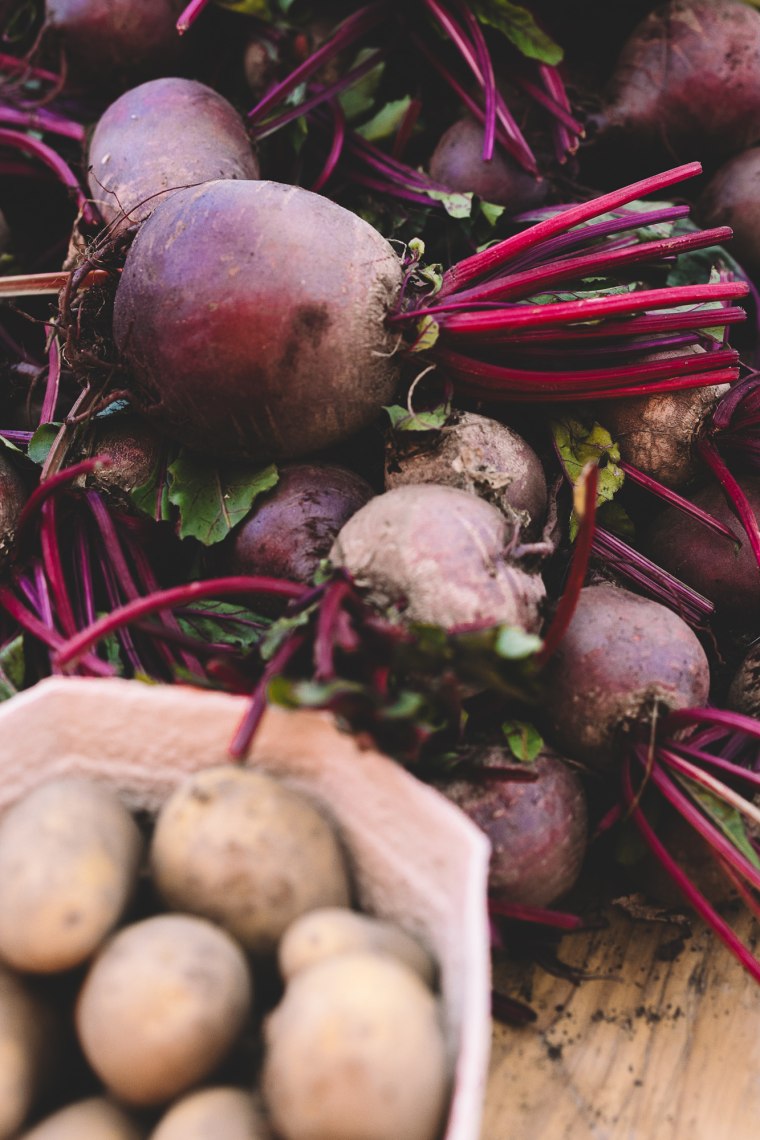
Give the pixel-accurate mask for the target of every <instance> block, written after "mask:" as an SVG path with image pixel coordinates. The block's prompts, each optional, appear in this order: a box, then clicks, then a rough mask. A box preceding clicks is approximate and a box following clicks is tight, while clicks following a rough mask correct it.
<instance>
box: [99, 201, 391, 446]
mask: <svg viewBox="0 0 760 1140" xmlns="http://www.w3.org/2000/svg"><path fill="white" fill-rule="evenodd" d="M304 196H306V198H307V199H308V202H306V205H305V208H304V209H303V210H299V209H294V208H293V200H295V201H296V202H300V201H303V200H304ZM307 206H308V208H306V207H307ZM306 251H308V252H306ZM401 279H402V270H401V263H400V262H399V259H398V257H397V256H396V253H395V252H394V250H393V247H392V246H391V245H389V243H388V242H386V240H385V238H383V237H381V235H380V234H379V233H377V231H376V230H374V229H373V228H372V227H371V226H370V225H368V224H367V223H366V222H364V221H362V219H361V218H359V217H357V216H356V215H354V214H350V213H349V212H348V211H347V210H343V209H342V208H341V207H340V206H337V205H335V204H334V203H333V202H331V201H329V200H328V199H327V198H322V197H319V196H318V195H316V194H309V192H308V191H304V190H299V189H298V188H296V187H290V186H283V185H280V184H279V183H274V182H242V181H240V182H235V181H224V182H209V183H207V184H206V185H204V186H200V187H197V188H192V189H190V188H188V189H185V190H178V191H176V193H174V194H173V195H172V196H171V197H170V198H169V199H168V200H167V201H165V202H162V203H161V204H160V205H159V206H157V207H156V209H155V210H154V211H153V213H152V214H151V216H150V217H149V218H148V220H147V221H146V222H144V223H143V225H142V226H141V228H140V231H139V233H138V235H137V237H136V239H135V242H134V244H133V246H132V248H131V250H130V251H129V254H128V256H127V261H126V264H125V266H124V271H123V274H122V278H121V281H120V283H119V287H118V289H117V293H116V303H115V310H114V336H115V340H116V344H117V347H118V349H119V350H120V352H121V353H122V354H123V356H124V357H125V359H126V362H127V364H128V365H129V367H130V369H131V373H132V378H133V381H134V386H135V392H136V398H137V401H138V405H139V406H140V407H141V409H142V410H143V411H144V412H145V413H146V414H148V415H149V416H153V417H155V418H156V419H157V420H159V421H160V422H161V424H162V426H163V427H164V428H165V429H166V430H168V431H169V433H170V434H172V435H174V436H175V437H176V438H178V439H179V440H180V441H181V442H183V443H185V444H187V445H188V446H189V447H192V448H194V449H195V450H199V451H212V452H215V453H217V454H222V455H228V456H230V457H236V458H240V459H243V458H247V459H252V460H254V461H263V460H266V459H283V458H294V457H298V456H301V455H304V454H306V453H308V452H311V451H317V450H319V449H320V448H323V447H328V446H329V445H330V444H332V443H334V442H337V441H338V440H340V439H343V438H346V437H347V436H349V435H352V434H353V433H354V432H356V431H358V430H359V429H360V428H362V427H363V426H364V425H365V424H368V423H369V422H370V421H371V420H372V419H374V417H375V416H376V415H377V414H378V413H379V411H380V408H381V406H382V405H383V404H387V403H389V402H390V400H391V397H392V395H393V392H394V389H395V387H396V381H397V370H396V363H395V361H394V360H393V359H391V358H390V356H389V354H390V353H391V350H392V348H393V338H392V336H391V334H390V333H389V331H388V330H387V329H386V326H385V315H386V312H387V310H388V307H389V306H390V305H391V304H392V302H393V300H394V298H395V296H396V295H397V293H398V290H399V289H400V286H401Z"/></svg>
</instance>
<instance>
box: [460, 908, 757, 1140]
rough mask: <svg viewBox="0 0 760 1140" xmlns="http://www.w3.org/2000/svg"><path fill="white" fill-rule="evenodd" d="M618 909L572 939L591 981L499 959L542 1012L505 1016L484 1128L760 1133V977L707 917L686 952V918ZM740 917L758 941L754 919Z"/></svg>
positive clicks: (579, 1134) (683, 1138) (529, 1137)
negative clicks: (653, 917)
mask: <svg viewBox="0 0 760 1140" xmlns="http://www.w3.org/2000/svg"><path fill="white" fill-rule="evenodd" d="M608 917H609V921H610V925H609V928H608V929H606V930H603V931H593V932H589V933H583V934H576V935H572V936H569V937H566V938H565V939H564V941H563V943H562V945H561V949H560V954H561V957H562V959H563V961H565V962H568V963H571V964H572V965H574V966H577V967H579V968H582V969H584V970H585V971H587V972H588V973H590V974H592V975H594V977H593V978H592V979H590V980H585V981H583V982H582V983H581V984H580V985H578V986H575V985H573V984H572V983H571V982H568V981H566V980H560V979H558V978H556V977H552V976H550V975H549V974H547V973H545V972H543V971H542V970H540V969H539V968H537V967H532V968H527V967H526V968H520V967H519V966H513V965H510V966H497V968H496V972H495V980H496V984H497V987H498V988H500V989H502V990H503V991H504V992H507V993H509V994H511V995H513V996H515V997H522V998H527V999H528V1000H529V1001H530V1004H531V1005H532V1007H533V1008H534V1010H535V1011H536V1012H537V1013H538V1020H537V1021H536V1022H535V1023H533V1024H531V1025H529V1026H527V1027H525V1028H522V1029H514V1028H510V1027H506V1026H501V1025H494V1031H493V1052H492V1059H491V1068H490V1075H489V1083H488V1093H487V1102H486V1112H485V1118H484V1126H483V1131H482V1140H537V1138H540V1140H564V1138H568V1140H569V1138H570V1137H572V1138H573V1140H582V1138H585V1137H593V1138H594V1140H653V1138H656V1140H687V1138H688V1140H723V1138H724V1137H725V1138H726V1140H728V1138H731V1140H754V1138H755V1137H757V1136H758V1135H760V1123H759V1122H758V1113H759V1110H760V987H758V986H757V985H756V983H755V982H753V980H752V979H751V978H750V977H749V975H748V974H746V973H745V972H744V971H743V970H742V969H741V967H740V966H739V965H738V964H737V963H736V961H735V960H734V959H733V958H732V957H731V955H730V954H729V953H728V951H727V950H725V949H724V948H723V946H722V945H721V943H720V942H719V941H718V940H717V939H716V938H715V937H714V936H713V935H712V933H711V932H709V931H707V930H706V929H705V928H704V927H702V926H701V925H700V924H699V923H698V922H697V921H696V920H694V921H693V922H692V924H691V925H692V929H691V933H689V932H688V931H687V937H686V938H685V940H684V945H683V947H682V948H681V949H680V951H679V952H678V953H676V955H675V957H673V954H674V952H675V950H676V948H677V944H678V929H677V928H675V927H674V926H672V925H670V924H662V923H655V922H642V921H634V920H632V919H630V918H629V917H627V916H626V915H624V914H621V913H619V912H615V911H614V910H613V911H611V913H610V914H609V916H608ZM735 928H736V929H737V931H738V932H739V933H740V935H741V936H742V937H743V938H744V940H745V941H750V944H751V940H752V939H753V937H754V933H755V932H753V924H752V922H751V920H750V919H749V918H747V917H741V918H737V919H736V922H735ZM669 958H671V959H672V960H668V959H669Z"/></svg>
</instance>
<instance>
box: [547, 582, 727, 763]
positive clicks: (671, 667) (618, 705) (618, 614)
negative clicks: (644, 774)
mask: <svg viewBox="0 0 760 1140" xmlns="http://www.w3.org/2000/svg"><path fill="white" fill-rule="evenodd" d="M544 679H545V699H544V710H545V715H546V731H547V734H548V735H549V736H550V739H551V740H552V742H553V743H554V744H555V745H556V747H557V748H559V749H560V750H561V751H562V752H563V753H564V754H565V755H567V756H571V757H572V758H573V759H575V760H582V761H584V762H586V763H588V764H590V765H591V766H592V767H595V768H599V769H607V770H609V769H611V768H612V767H613V766H614V765H615V763H616V761H617V759H618V757H619V756H620V755H621V752H622V750H623V748H624V745H625V739H626V736H629V735H630V734H631V733H632V732H633V731H635V730H636V729H637V728H641V727H644V728H645V727H646V726H647V725H648V724H649V722H650V721H651V719H652V717H653V716H654V715H655V714H662V713H663V712H665V711H667V710H669V709H678V708H689V707H691V706H698V705H703V704H704V703H705V702H706V700H707V696H708V693H709V688H710V670H709V666H708V663H707V657H706V656H705V652H704V650H703V649H702V646H701V645H700V643H699V641H698V640H697V637H696V635H695V634H694V633H693V632H692V630H691V629H690V628H689V626H688V625H686V623H685V622H684V621H682V620H681V618H680V617H678V616H677V615H676V614H674V613H673V612H672V611H671V610H669V609H667V608H666V607H665V606H661V605H660V604H659V603H658V602H653V601H650V600H649V599H647V598H641V597H638V596H637V595H636V594H632V593H630V592H629V591H628V590H623V589H620V588H618V587H615V586H608V585H600V586H586V587H585V588H584V589H583V590H581V593H580V597H579V599H578V605H577V607H576V610H575V613H574V614H573V617H572V620H571V622H570V625H569V626H568V628H567V631H566V633H565V635H564V637H563V638H562V641H561V642H560V644H559V648H558V649H557V651H556V653H555V654H554V656H553V657H552V658H551V659H550V661H549V663H548V665H547V667H546V670H545V675H544Z"/></svg>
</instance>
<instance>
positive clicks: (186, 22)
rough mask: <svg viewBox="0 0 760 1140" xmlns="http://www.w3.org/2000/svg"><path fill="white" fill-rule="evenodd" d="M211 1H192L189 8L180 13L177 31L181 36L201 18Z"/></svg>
mask: <svg viewBox="0 0 760 1140" xmlns="http://www.w3.org/2000/svg"><path fill="white" fill-rule="evenodd" d="M209 3H210V0H190V3H189V4H188V6H187V7H186V8H185V9H184V10H183V11H182V12H181V13H180V16H179V19H178V20H177V31H178V32H179V34H180V35H181V36H183V35H184V34H185V32H186V31H187V30H188V28H190V27H191V26H192V25H193V24H194V23H195V21H196V20H197V19H198V17H199V16H200V14H201V12H202V11H203V9H204V8H206V7H207V6H208V4H209Z"/></svg>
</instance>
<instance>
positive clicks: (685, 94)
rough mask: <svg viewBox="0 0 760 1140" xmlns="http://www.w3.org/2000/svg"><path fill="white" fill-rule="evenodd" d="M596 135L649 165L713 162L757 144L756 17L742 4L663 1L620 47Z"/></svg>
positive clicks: (759, 53) (759, 75) (759, 65)
mask: <svg viewBox="0 0 760 1140" xmlns="http://www.w3.org/2000/svg"><path fill="white" fill-rule="evenodd" d="M598 127H599V132H600V134H601V135H607V136H610V138H611V137H612V136H613V135H614V136H617V137H616V141H618V142H619V145H620V148H621V151H622V150H623V149H625V151H626V152H628V153H630V152H631V150H632V149H633V150H636V151H638V152H643V153H644V154H646V155H647V156H648V158H649V160H651V161H656V162H660V161H662V160H663V159H667V160H668V161H669V160H679V161H686V160H688V159H692V158H694V157H695V156H698V157H699V158H700V160H701V161H704V162H710V163H717V162H721V161H722V160H724V159H726V158H728V157H729V156H730V155H732V154H736V153H737V152H739V151H741V150H744V149H746V148H747V147H748V146H750V145H751V144H752V143H754V142H756V141H757V140H758V138H759V137H760V13H759V12H757V11H755V10H754V9H753V8H751V7H749V6H748V5H747V4H744V3H742V2H741V0H670V3H668V4H664V5H662V6H661V7H658V8H657V9H656V10H655V11H654V12H652V13H650V15H649V16H647V17H646V18H645V19H644V20H643V21H642V22H641V24H639V26H638V27H637V28H636V30H635V31H634V33H633V35H632V36H631V38H630V39H629V40H628V42H627V43H626V45H625V47H624V48H623V51H622V53H621V55H620V58H619V60H618V63H617V67H616V69H615V72H614V75H613V78H612V81H611V84H610V89H609V93H608V104H607V106H606V108H605V110H604V112H603V113H602V115H601V117H600V119H599V123H598Z"/></svg>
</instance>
